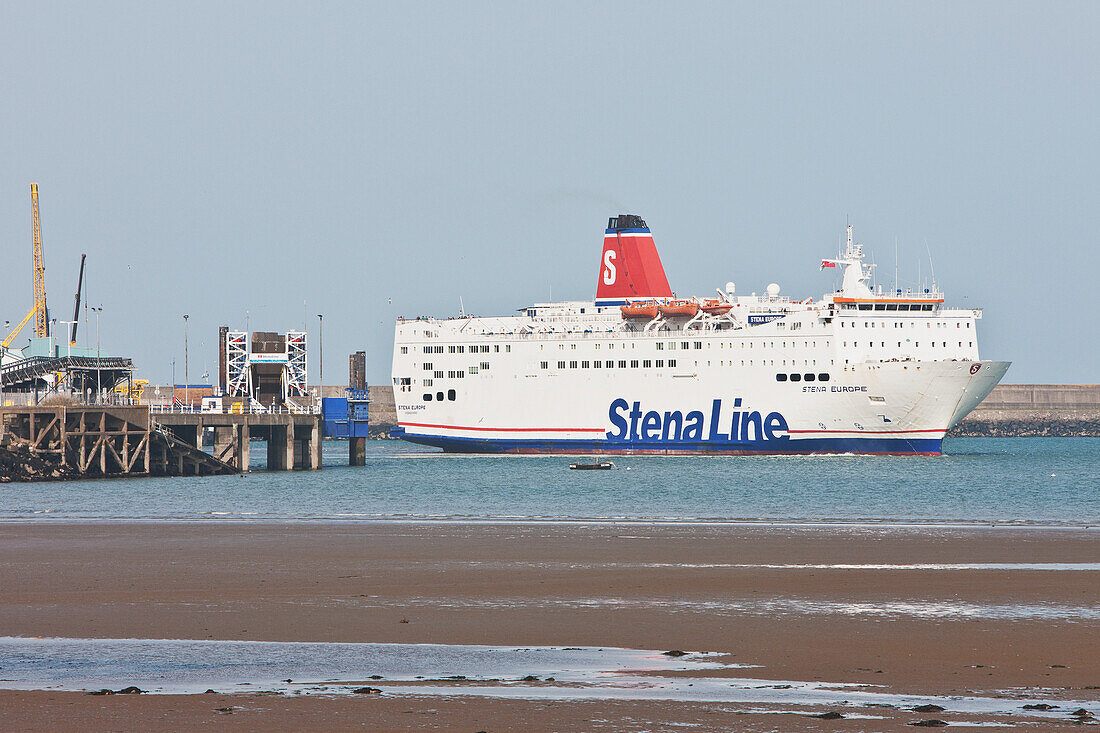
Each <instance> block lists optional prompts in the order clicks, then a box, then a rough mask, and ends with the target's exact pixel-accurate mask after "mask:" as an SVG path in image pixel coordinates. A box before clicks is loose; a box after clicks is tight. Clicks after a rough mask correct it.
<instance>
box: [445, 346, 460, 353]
mask: <svg viewBox="0 0 1100 733" xmlns="http://www.w3.org/2000/svg"><path fill="white" fill-rule="evenodd" d="M457 350H458V348H457V347H455V346H448V347H447V352H448V353H450V354H454V353H455V352H456V351H457Z"/></svg>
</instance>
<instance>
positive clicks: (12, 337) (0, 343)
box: [0, 308, 38, 349]
mask: <svg viewBox="0 0 1100 733" xmlns="http://www.w3.org/2000/svg"><path fill="white" fill-rule="evenodd" d="M37 310H38V309H37V308H31V309H30V310H29V311H27V315H26V316H24V318H23V320H22V321H20V323H19V325H18V326H16V327H15V328H13V329H12V332H11V333H9V334H8V337H7V338H6V339H4V340H3V341H0V346H3V347H4V348H5V349H6V348H8V347H9V346H11V342H12V341H14V340H15V337H16V336H18V335H19V332H20V331H22V330H23V326H26V325H27V321H29V320H30V319H31V317H32V316H34V314H35V312H36V311H37Z"/></svg>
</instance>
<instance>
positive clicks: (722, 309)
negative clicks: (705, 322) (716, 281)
mask: <svg viewBox="0 0 1100 733" xmlns="http://www.w3.org/2000/svg"><path fill="white" fill-rule="evenodd" d="M702 308H703V312H704V313H709V314H710V315H712V316H724V315H725V314H727V313H729V312H730V309H731V308H733V306H732V305H730V304H729V303H723V302H722V301H720V300H718V298H707V299H706V300H704V301H703V306H702Z"/></svg>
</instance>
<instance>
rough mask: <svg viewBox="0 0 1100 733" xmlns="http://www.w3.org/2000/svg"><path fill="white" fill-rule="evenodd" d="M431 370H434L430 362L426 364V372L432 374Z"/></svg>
mask: <svg viewBox="0 0 1100 733" xmlns="http://www.w3.org/2000/svg"><path fill="white" fill-rule="evenodd" d="M431 370H432V364H431V362H428V361H426V362H424V371H426V372H430V371H431Z"/></svg>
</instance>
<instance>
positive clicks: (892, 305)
mask: <svg viewBox="0 0 1100 733" xmlns="http://www.w3.org/2000/svg"><path fill="white" fill-rule="evenodd" d="M897 309H898V304H897V303H887V304H886V310H888V311H896V310H897Z"/></svg>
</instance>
